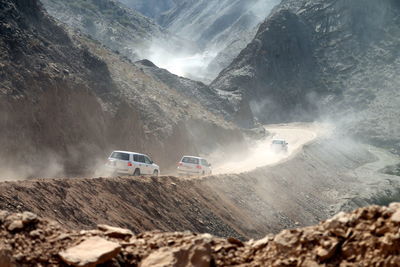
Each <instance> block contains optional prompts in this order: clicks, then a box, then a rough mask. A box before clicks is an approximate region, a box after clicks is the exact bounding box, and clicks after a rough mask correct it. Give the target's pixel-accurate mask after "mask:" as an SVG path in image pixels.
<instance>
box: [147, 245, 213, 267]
mask: <svg viewBox="0 0 400 267" xmlns="http://www.w3.org/2000/svg"><path fill="white" fill-rule="evenodd" d="M211 260H212V256H211V247H210V245H208V244H207V243H203V244H201V245H195V246H193V245H191V246H185V247H181V248H174V249H170V248H161V249H159V250H157V251H155V252H153V253H151V254H150V255H149V256H148V257H147V258H145V259H144V260H143V261H142V263H141V265H140V266H141V267H167V266H168V267H178V266H187V267H209V266H211Z"/></svg>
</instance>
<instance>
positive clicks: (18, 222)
mask: <svg viewBox="0 0 400 267" xmlns="http://www.w3.org/2000/svg"><path fill="white" fill-rule="evenodd" d="M22 228H24V224H23V223H22V221H21V220H15V221H12V222H11V223H10V224H9V225H8V227H7V229H8V231H11V232H12V231H15V230H20V229H22Z"/></svg>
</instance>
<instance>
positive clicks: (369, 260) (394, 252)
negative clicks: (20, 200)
mask: <svg viewBox="0 0 400 267" xmlns="http://www.w3.org/2000/svg"><path fill="white" fill-rule="evenodd" d="M399 212H400V204H399V203H396V204H391V205H390V206H389V207H380V206H370V207H366V208H360V209H357V210H355V211H353V212H351V213H339V214H337V215H336V216H334V217H333V218H331V219H329V220H326V221H324V222H322V223H320V224H319V225H316V226H310V227H305V228H297V229H288V230H285V231H282V232H281V233H279V234H277V235H275V236H273V235H271V234H269V235H267V236H266V237H265V238H263V239H261V240H258V241H257V240H256V241H254V240H250V241H248V242H242V241H240V240H237V239H235V238H227V239H224V238H218V237H214V236H212V235H210V234H196V233H191V232H174V233H167V232H166V233H164V232H160V231H152V232H145V233H141V234H138V235H134V234H133V233H132V232H131V231H130V230H128V229H122V228H118V227H112V226H108V225H98V227H97V228H98V229H94V230H84V231H75V230H68V229H65V228H63V227H61V226H60V225H59V224H58V223H56V222H54V221H50V220H47V219H41V218H38V217H37V216H36V215H35V214H32V213H14V214H12V213H8V212H4V211H0V215H1V216H0V217H1V220H0V259H1V262H2V265H1V266H18V265H29V266H31V265H53V266H54V265H56V266H58V265H61V266H62V265H66V264H67V265H72V266H95V265H97V264H102V263H104V264H106V266H124V265H129V266H131V265H132V266H141V267H146V266H204V267H208V266H239V265H240V266H354V265H356V266H400V256H399V255H400V231H399V230H400V221H399V220H398V216H399ZM27 218H30V219H27ZM12 225H14V226H12ZM15 225H17V226H18V227H15Z"/></svg>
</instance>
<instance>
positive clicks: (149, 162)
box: [144, 157, 152, 164]
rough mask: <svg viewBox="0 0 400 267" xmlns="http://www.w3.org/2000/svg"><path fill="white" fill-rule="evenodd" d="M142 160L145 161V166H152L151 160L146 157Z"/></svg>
mask: <svg viewBox="0 0 400 267" xmlns="http://www.w3.org/2000/svg"><path fill="white" fill-rule="evenodd" d="M144 160H145V161H146V164H152V163H151V160H150V159H149V158H148V157H144Z"/></svg>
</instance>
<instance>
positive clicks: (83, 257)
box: [59, 237, 121, 267]
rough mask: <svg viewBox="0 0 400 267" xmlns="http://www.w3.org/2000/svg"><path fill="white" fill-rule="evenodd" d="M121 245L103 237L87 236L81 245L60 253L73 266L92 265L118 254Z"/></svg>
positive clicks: (86, 266) (88, 266)
mask: <svg viewBox="0 0 400 267" xmlns="http://www.w3.org/2000/svg"><path fill="white" fill-rule="evenodd" d="M120 250H121V246H120V245H119V244H118V243H115V242H111V241H108V240H106V239H104V238H101V237H89V238H86V239H85V240H84V241H83V242H82V243H80V244H79V245H76V246H73V247H71V248H68V249H67V250H65V251H62V252H60V253H59V255H60V257H61V259H62V260H63V261H64V262H65V263H67V264H69V265H72V266H79V267H91V266H96V265H97V264H101V263H104V262H106V261H108V260H110V259H112V258H114V257H116V256H117V255H118V253H119V252H120Z"/></svg>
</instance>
